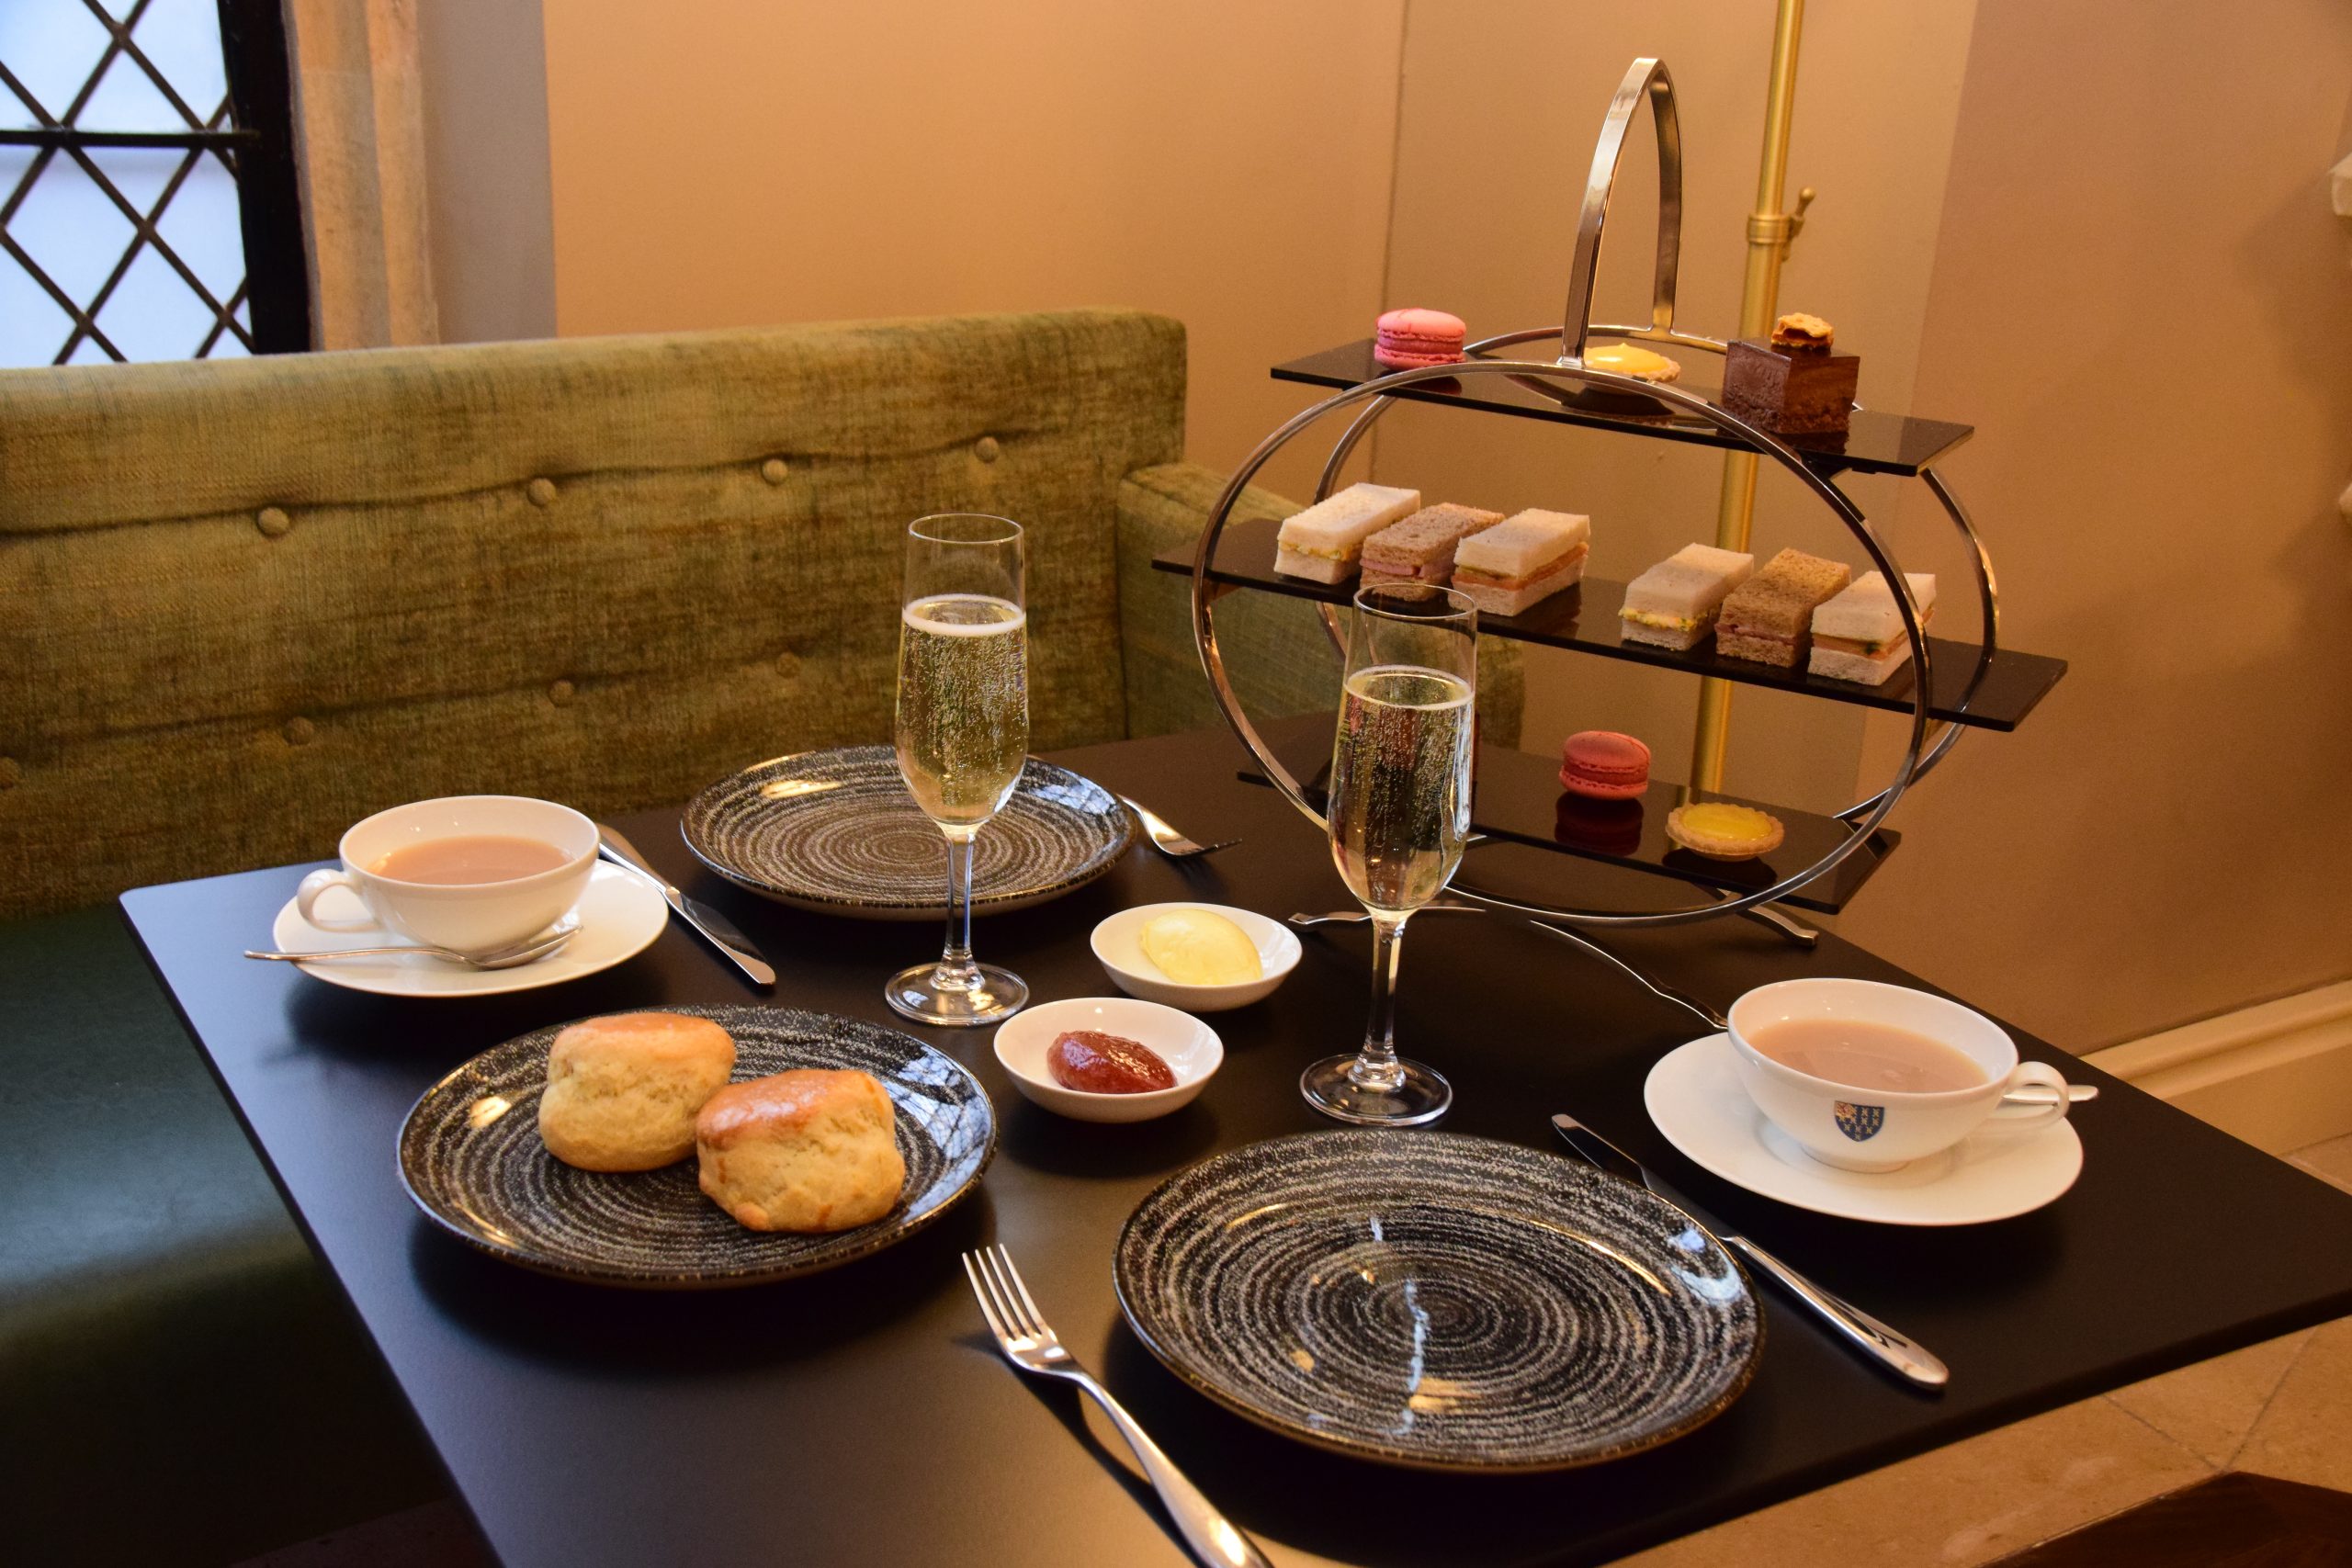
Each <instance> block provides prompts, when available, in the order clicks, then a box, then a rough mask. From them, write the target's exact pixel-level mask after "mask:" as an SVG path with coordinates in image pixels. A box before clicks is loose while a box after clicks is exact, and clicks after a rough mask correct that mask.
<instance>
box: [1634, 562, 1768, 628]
mask: <svg viewBox="0 0 2352 1568" xmlns="http://www.w3.org/2000/svg"><path fill="white" fill-rule="evenodd" d="M1754 570H1756V558H1755V557H1754V556H1751V555H1747V554H1745V553H1743V552H1741V551H1738V550H1719V549H1717V548H1715V547H1713V545H1685V546H1683V547H1681V548H1680V549H1679V550H1677V551H1675V552H1674V553H1673V554H1672V555H1670V556H1668V557H1667V558H1665V559H1664V560H1662V561H1660V562H1658V563H1657V565H1656V566H1654V567H1652V568H1650V569H1649V570H1647V571H1645V572H1644V573H1642V575H1641V576H1639V577H1637V578H1635V579H1634V581H1631V582H1629V583H1627V584H1625V604H1624V607H1623V608H1622V609H1620V610H1619V611H1618V612H1617V615H1618V618H1619V619H1620V620H1622V621H1623V623H1624V624H1623V626H1621V627H1620V628H1619V631H1618V635H1619V636H1620V637H1622V638H1623V640H1625V641H1627V642H1645V643H1649V644H1651V645H1653V646H1654V647H1657V648H1670V649H1675V650H1676V651H1677V652H1680V651H1683V650H1685V649H1693V648H1696V647H1698V646H1699V644H1701V643H1702V642H1704V641H1705V640H1706V639H1707V637H1708V635H1709V634H1710V633H1712V632H1713V630H1714V629H1715V614H1716V612H1717V611H1719V610H1721V609H1722V608H1723V604H1724V599H1725V598H1726V597H1728V596H1729V594H1730V593H1731V591H1732V590H1733V589H1735V588H1736V587H1738V586H1739V585H1740V584H1741V583H1743V582H1745V581H1747V574H1748V573H1749V572H1751V571H1754Z"/></svg>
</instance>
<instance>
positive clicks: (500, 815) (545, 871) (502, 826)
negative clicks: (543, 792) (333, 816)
mask: <svg viewBox="0 0 2352 1568" xmlns="http://www.w3.org/2000/svg"><path fill="white" fill-rule="evenodd" d="M341 850H342V855H343V864H342V866H341V867H340V868H337V869H333V870H322V871H314V872H312V873H311V874H310V875H308V876H306V877H304V878H303V879H302V885H301V886H300V888H299V889H297V890H296V892H295V895H294V906H295V908H296V909H297V910H298V911H299V912H300V914H301V917H302V918H303V919H306V920H308V921H310V922H311V924H312V925H313V926H316V927H317V928H318V929H319V930H321V931H379V930H390V931H397V932H399V933H400V934H401V935H402V936H405V937H407V938H409V939H410V940H411V941H413V942H424V943H425V944H427V945H428V946H432V947H447V948H451V949H454V950H456V951H457V952H459V953H488V952H490V951H492V949H494V948H500V947H506V946H510V945H512V944H513V943H515V942H522V941H524V940H526V939H527V938H529V937H532V936H535V935H537V933H538V932H540V931H545V930H546V929H547V928H548V926H550V925H553V924H554V923H555V922H556V921H557V920H560V919H562V918H563V917H564V916H565V915H566V914H567V913H569V912H570V911H571V907H572V906H573V905H575V904H577V903H578V902H579V901H580V895H581V894H582V892H584V891H586V889H587V886H588V878H589V876H590V875H591V874H593V873H594V870H595V867H596V824H595V823H594V822H592V821H590V820H589V819H588V818H585V817H583V816H582V815H581V814H580V813H579V812H577V811H574V810H572V809H571V807H568V806H558V805H556V804H555V803H554V802H553V801H549V800H533V799H531V798H529V797H528V796H526V795H447V796H445V797H443V798H441V799H438V800H420V801H415V802H413V803H411V804H410V805H407V806H395V807H392V808H391V809H390V810H388V811H379V812H378V813H376V815H375V816H373V817H370V818H367V819H366V820H365V821H363V822H360V823H358V824H357V825H356V826H355V827H353V828H352V829H350V830H349V831H348V832H346V833H345V834H344V836H343V843H342V846H341ZM334 887H347V888H349V889H350V890H351V891H352V892H354V893H356V894H357V895H358V897H359V901H360V903H361V904H363V905H364V906H366V908H367V910H368V915H367V918H365V919H351V918H341V919H338V918H333V917H329V916H326V915H322V914H321V913H320V912H319V909H318V902H319V899H320V897H322V896H323V895H324V894H325V893H326V892H327V891H328V890H329V889H330V888H334Z"/></svg>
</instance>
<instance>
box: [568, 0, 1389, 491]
mask: <svg viewBox="0 0 2352 1568" xmlns="http://www.w3.org/2000/svg"><path fill="white" fill-rule="evenodd" d="M1401 13H1402V0H1289V3H1286V4H1284V5H1281V6H1267V5H1264V4H1262V3H1261V0H1192V3H1183V4H1179V3H1175V0H1159V3H1155V4H1147V5H1123V6H1105V5H1101V4H1098V3H1095V0H1028V3H1025V4H1023V5H1020V6H1002V5H978V4H941V3H940V0H870V3H866V4H860V5H856V6H839V5H831V4H825V3H822V0H781V3H775V4H763V5H756V6H754V5H745V4H743V3H742V0H662V4H660V5H654V4H650V0H566V3H564V4H562V5H551V6H548V7H547V8H546V15H547V22H546V25H547V55H548V120H549V124H550V127H551V137H552V142H553V147H554V169H555V174H554V187H555V232H556V246H557V249H556V321H557V325H558V327H559V328H560V330H561V331H562V332H564V333H612V332H633V331H641V330H646V329H651V328H673V327H703V326H726V325H736V324H743V323H763V322H773V321H822V320H828V319H834V318H842V317H858V316H903V315H923V314H929V313H933V312H937V311H948V310H1019V309H1028V308H1045V307H1054V306H1065V305H1083V304H1118V305H1135V306H1142V307H1146V308H1148V309H1152V310H1164V311H1166V312H1168V313H1169V314H1170V315H1173V316H1177V317H1180V318H1182V320H1183V321H1184V322H1185V323H1186V324H1187V326H1188V327H1189V328H1190V329H1191V335H1192V371H1193V387H1194V395H1193V399H1192V403H1191V409H1192V426H1193V428H1192V431H1191V439H1192V445H1193V450H1194V451H1195V452H1196V453H1198V454H1199V455H1201V456H1202V457H1204V458H1206V459H1208V460H1212V461H1216V462H1219V463H1231V462H1235V461H1238V458H1239V457H1241V456H1242V455H1243V454H1245V453H1246V452H1247V451H1248V450H1249V449H1250V446H1253V445H1254V444H1255V443H1256V441H1257V440H1258V438H1259V437H1260V436H1261V434H1263V433H1264V431H1265V430H1266V429H1267V428H1268V427H1269V426H1271V425H1272V424H1274V423H1278V422H1279V421H1280V420H1281V419H1282V418H1283V416H1284V415H1286V414H1287V413H1288V412H1291V411H1292V410H1293V409H1294V408H1295V406H1296V401H1297V400H1296V395H1295V393H1294V392H1291V391H1286V390H1283V389H1278V388H1277V387H1276V386H1275V385H1274V384H1272V382H1270V381H1269V380H1268V379H1267V378H1266V374H1265V371H1266V367H1267V365H1268V363H1269V355H1272V354H1275V353H1282V352H1297V351H1304V350H1306V349H1309V348H1315V347H1320V346H1323V345H1325V344H1329V343H1333V342H1338V341H1340V340H1343V339H1345V338H1347V337H1350V336H1353V335H1357V334H1360V333H1362V332H1363V331H1364V330H1365V327H1364V323H1365V322H1366V321H1369V320H1370V319H1371V317H1372V315H1373V314H1374V310H1375V303H1376V301H1377V300H1378V299H1379V297H1380V289H1381V271H1382V266H1383V265H1384V259H1385V256H1384V251H1385V245H1384V241H1385V232H1386V225H1387V214H1388V182H1389V168H1390V148H1391V145H1392V143H1393V142H1394V141H1395V135H1396V105H1397V42H1398V36H1399V23H1400V17H1401ZM1290 477H1291V475H1290V474H1283V475H1278V476H1277V478H1283V479H1288V478H1290Z"/></svg>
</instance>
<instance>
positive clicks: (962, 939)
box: [937, 827, 980, 991]
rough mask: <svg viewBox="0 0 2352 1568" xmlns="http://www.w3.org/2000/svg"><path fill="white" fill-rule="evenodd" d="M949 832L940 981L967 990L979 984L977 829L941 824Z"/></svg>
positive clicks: (943, 985)
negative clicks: (975, 944)
mask: <svg viewBox="0 0 2352 1568" xmlns="http://www.w3.org/2000/svg"><path fill="white" fill-rule="evenodd" d="M940 831H941V832H943V833H944V834H946V835H947V942H946V945H945V946H944V948H942V949H941V951H940V954H939V969H938V972H937V984H938V986H939V988H940V989H941V990H943V991H968V990H970V989H972V988H973V987H975V986H977V985H978V984H979V975H980V971H979V965H978V964H974V963H973V962H972V840H974V839H975V838H977V837H978V836H979V829H977V828H947V827H942V828H941V829H940Z"/></svg>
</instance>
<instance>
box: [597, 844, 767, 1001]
mask: <svg viewBox="0 0 2352 1568" xmlns="http://www.w3.org/2000/svg"><path fill="white" fill-rule="evenodd" d="M596 840H597V848H598V850H599V851H600V852H602V853H603V855H604V857H605V859H606V860H608V861H611V862H612V863H614V864H615V865H620V866H627V867H628V869H629V870H631V871H633V872H635V873H637V874H639V876H642V877H644V878H645V879H646V880H647V881H648V882H650V883H652V884H653V886H656V887H658V888H660V889H661V890H662V898H663V899H664V900H666V901H667V902H668V904H669V906H670V908H672V909H673V910H675V911H676V912H677V916H678V919H682V920H684V921H685V922H686V924H688V925H690V926H692V927H693V928H694V929H695V931H696V932H697V933H699V934H700V935H701V937H702V939H703V940H704V941H705V942H709V943H710V945H711V946H713V947H715V948H717V949H718V951H719V952H721V953H725V954H726V955H727V956H728V957H729V958H731V959H733V960H734V961H735V967H736V968H738V969H741V971H742V972H743V973H744V974H746V975H748V976H751V977H752V984H753V985H755V986H773V985H775V968H774V967H773V966H772V965H770V964H769V963H768V961H767V960H766V959H764V958H763V957H761V956H760V950H759V949H758V948H756V947H753V946H752V939H751V938H749V937H747V936H745V935H744V934H743V933H742V932H741V931H737V930H736V929H735V922H734V921H732V920H730V919H728V918H727V917H726V916H724V915H722V914H720V913H719V912H718V910H716V909H714V908H711V907H710V906H709V905H707V904H706V903H704V902H703V901H702V900H701V899H699V898H689V897H686V896H685V895H684V893H681V892H680V891H678V889H677V888H675V887H673V886H671V884H670V879H669V878H668V877H666V876H663V875H662V874H661V873H660V872H658V871H656V870H654V869H653V865H652V863H651V862H650V861H648V860H647V859H646V858H645V857H644V856H643V855H641V854H639V853H638V852H637V846H636V845H635V844H632V843H630V842H629V841H628V840H627V839H624V838H623V837H621V835H620V833H619V831H618V829H613V828H608V827H606V826H605V824H603V823H602V822H599V823H597V824H596Z"/></svg>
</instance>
